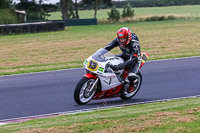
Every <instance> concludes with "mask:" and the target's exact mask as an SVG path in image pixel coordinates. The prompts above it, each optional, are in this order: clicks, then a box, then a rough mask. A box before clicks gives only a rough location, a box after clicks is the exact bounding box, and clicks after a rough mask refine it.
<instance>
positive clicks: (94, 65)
mask: <svg viewBox="0 0 200 133" xmlns="http://www.w3.org/2000/svg"><path fill="white" fill-rule="evenodd" d="M87 67H88V69H89V70H90V71H96V70H97V68H98V63H97V62H96V61H95V60H91V61H89V62H88V63H87Z"/></svg>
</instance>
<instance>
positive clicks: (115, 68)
mask: <svg viewBox="0 0 200 133" xmlns="http://www.w3.org/2000/svg"><path fill="white" fill-rule="evenodd" d="M110 68H111V69H112V70H113V71H118V70H119V65H110Z"/></svg>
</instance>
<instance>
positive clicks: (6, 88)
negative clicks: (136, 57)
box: [0, 57, 200, 121]
mask: <svg viewBox="0 0 200 133" xmlns="http://www.w3.org/2000/svg"><path fill="white" fill-rule="evenodd" d="M84 73H85V70H84V69H82V68H80V69H70V70H61V71H51V72H42V73H33V74H22V75H11V76H1V77H0V121H1V120H4V119H12V118H19V117H27V116H34V115H42V114H50V113H56V112H66V111H74V110H82V109H90V108H98V107H105V106H113V105H120V104H128V103H138V102H148V101H153V100H162V99H170V98H178V97H187V96H196V95H200V57H192V58H180V59H172V60H161V61H150V62H147V63H146V64H145V65H144V66H143V68H142V69H141V73H142V75H143V84H142V86H141V89H140V91H139V92H138V93H137V95H136V96H135V97H133V98H132V99H130V100H121V99H120V98H112V99H104V100H94V101H91V102H90V103H88V104H87V105H81V106H80V105H77V104H76V103H75V102H74V99H73V92H74V88H75V86H76V84H77V82H78V81H79V80H80V78H81V77H82V76H83V74H84Z"/></svg>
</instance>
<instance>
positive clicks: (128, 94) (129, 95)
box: [120, 71, 142, 100]
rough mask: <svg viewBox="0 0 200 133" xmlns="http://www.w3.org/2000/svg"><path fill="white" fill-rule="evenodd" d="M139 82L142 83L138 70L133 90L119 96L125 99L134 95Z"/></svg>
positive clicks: (137, 89) (138, 87)
mask: <svg viewBox="0 0 200 133" xmlns="http://www.w3.org/2000/svg"><path fill="white" fill-rule="evenodd" d="M141 84H142V74H141V73H140V71H139V72H138V73H137V79H136V83H135V84H134V90H133V91H131V92H128V93H127V94H122V95H121V96H120V98H122V99H124V100H126V99H130V98H131V97H133V96H135V95H136V93H137V92H138V91H139V89H140V86H141Z"/></svg>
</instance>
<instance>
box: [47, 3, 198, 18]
mask: <svg viewBox="0 0 200 133" xmlns="http://www.w3.org/2000/svg"><path fill="white" fill-rule="evenodd" d="M134 10H135V17H136V18H137V17H148V16H160V15H175V16H182V17H200V5H186V6H168V7H144V8H134ZM119 11H120V12H121V13H122V11H123V9H121V8H120V9H119ZM107 12H110V9H104V10H98V12H97V18H98V20H107V18H108V14H107ZM79 16H80V18H81V19H83V18H94V11H93V10H82V11H81V10H80V11H79ZM48 19H49V20H59V19H61V12H53V13H51V16H50V17H49V18H48Z"/></svg>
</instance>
